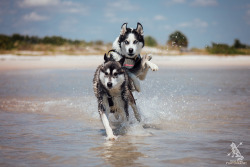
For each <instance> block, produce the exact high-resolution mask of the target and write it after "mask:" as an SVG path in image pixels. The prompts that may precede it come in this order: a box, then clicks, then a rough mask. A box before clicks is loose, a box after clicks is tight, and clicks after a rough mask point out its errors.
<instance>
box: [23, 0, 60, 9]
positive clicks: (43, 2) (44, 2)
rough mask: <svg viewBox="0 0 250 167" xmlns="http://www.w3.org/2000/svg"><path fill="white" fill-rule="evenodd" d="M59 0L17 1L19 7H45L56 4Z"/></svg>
mask: <svg viewBox="0 0 250 167" xmlns="http://www.w3.org/2000/svg"><path fill="white" fill-rule="evenodd" d="M59 3H60V0H23V1H21V2H20V3H19V5H20V7H27V8H28V7H46V6H54V5H58V4H59Z"/></svg>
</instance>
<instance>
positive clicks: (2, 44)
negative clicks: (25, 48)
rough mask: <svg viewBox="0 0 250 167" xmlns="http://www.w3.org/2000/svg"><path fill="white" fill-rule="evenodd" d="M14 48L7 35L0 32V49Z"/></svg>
mask: <svg viewBox="0 0 250 167" xmlns="http://www.w3.org/2000/svg"><path fill="white" fill-rule="evenodd" d="M13 48H14V42H13V41H12V39H11V38H10V37H9V36H7V35H2V34H0V49H1V50H10V49H13Z"/></svg>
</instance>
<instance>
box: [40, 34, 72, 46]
mask: <svg viewBox="0 0 250 167" xmlns="http://www.w3.org/2000/svg"><path fill="white" fill-rule="evenodd" d="M66 42H67V40H66V39H64V38H62V37H60V36H52V37H48V36H46V37H44V38H43V43H44V44H52V45H63V44H65V43H66Z"/></svg>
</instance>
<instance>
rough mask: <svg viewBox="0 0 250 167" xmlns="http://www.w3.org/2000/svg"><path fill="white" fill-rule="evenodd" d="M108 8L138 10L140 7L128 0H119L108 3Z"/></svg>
mask: <svg viewBox="0 0 250 167" xmlns="http://www.w3.org/2000/svg"><path fill="white" fill-rule="evenodd" d="M107 9H109V10H119V11H132V10H138V9H139V7H138V6H136V5H134V4H131V3H130V1H128V0H119V1H115V2H112V3H108V4H107Z"/></svg>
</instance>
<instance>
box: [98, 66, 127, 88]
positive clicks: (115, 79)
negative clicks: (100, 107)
mask: <svg viewBox="0 0 250 167" xmlns="http://www.w3.org/2000/svg"><path fill="white" fill-rule="evenodd" d="M106 72H108V73H109V72H110V70H109V69H107V71H106ZM100 80H101V82H102V84H103V85H104V86H105V87H106V88H107V89H109V88H108V87H107V84H108V82H111V83H112V87H111V88H110V90H116V89H117V91H119V88H120V86H121V85H122V83H123V82H124V80H125V77H124V75H118V76H117V77H109V75H108V76H106V75H105V74H104V73H103V72H102V71H100Z"/></svg>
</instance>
